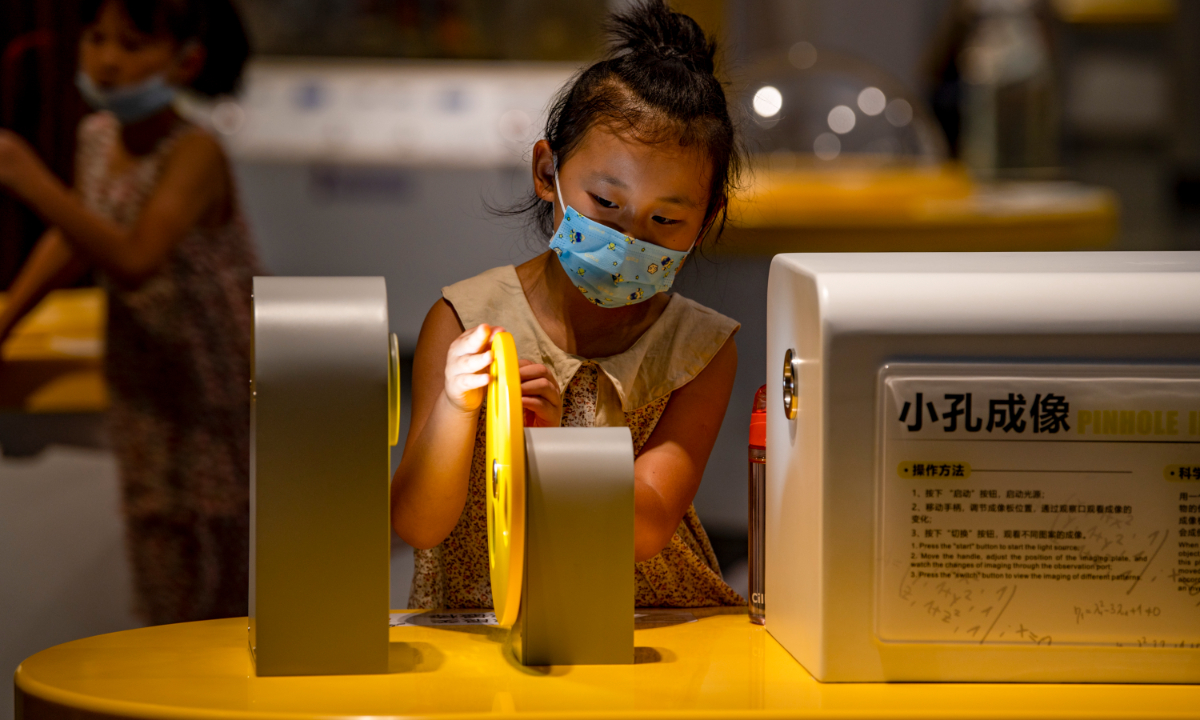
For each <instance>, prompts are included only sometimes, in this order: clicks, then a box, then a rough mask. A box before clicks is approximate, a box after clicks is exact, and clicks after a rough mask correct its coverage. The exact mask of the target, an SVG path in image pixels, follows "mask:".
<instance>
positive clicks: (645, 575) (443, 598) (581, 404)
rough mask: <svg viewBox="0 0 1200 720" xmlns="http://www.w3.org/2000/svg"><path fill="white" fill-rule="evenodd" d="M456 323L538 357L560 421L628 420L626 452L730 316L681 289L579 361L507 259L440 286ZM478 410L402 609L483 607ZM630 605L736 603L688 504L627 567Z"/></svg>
mask: <svg viewBox="0 0 1200 720" xmlns="http://www.w3.org/2000/svg"><path fill="white" fill-rule="evenodd" d="M442 295H443V297H444V298H445V299H446V302H448V303H450V305H451V306H452V307H453V308H454V311H455V312H456V313H457V314H458V317H459V320H461V321H462V324H463V327H468V328H470V327H475V326H476V325H479V324H480V323H489V324H493V325H500V326H503V327H504V329H505V330H507V331H509V332H510V333H512V335H513V338H514V339H515V340H516V343H517V352H518V354H519V355H520V357H522V358H526V359H531V360H534V361H537V360H538V359H540V360H541V362H543V363H545V364H546V366H547V367H549V368H550V369H551V371H552V372H553V373H554V375H555V379H556V380H557V381H558V385H559V387H561V388H563V389H564V390H563V415H562V425H563V426H564V427H594V426H607V427H613V426H628V427H629V431H630V433H631V434H632V435H633V448H634V454H635V455H637V454H640V453H641V451H642V446H643V445H645V444H646V441H647V440H648V439H649V438H650V434H651V433H652V432H653V431H654V426H655V425H657V424H658V420H659V418H660V417H661V416H662V413H663V410H665V409H666V407H667V402H668V401H669V400H670V399H671V393H672V392H673V391H674V390H676V389H678V388H680V387H682V386H684V385H686V384H687V383H688V382H690V381H691V380H692V378H694V377H696V375H698V374H699V373H700V371H701V370H703V369H704V367H705V366H706V365H707V364H708V362H709V360H711V359H712V357H713V356H714V355H715V354H716V353H717V351H718V350H720V349H721V347H722V346H723V345H724V344H725V342H726V341H727V340H728V339H729V338H730V336H732V335H733V333H735V332H736V331H737V329H738V324H737V323H736V322H734V321H733V320H730V319H729V318H727V317H725V316H723V315H720V314H718V313H716V312H714V311H712V310H709V309H708V308H705V307H703V306H701V305H698V304H696V303H694V302H692V301H690V300H688V299H687V298H684V297H682V296H680V295H674V296H672V297H671V300H670V302H669V303H668V304H667V307H666V308H665V309H664V310H663V313H662V315H661V316H659V318H658V319H657V320H656V321H655V322H654V324H653V325H652V326H651V327H650V329H648V330H647V331H646V332H645V333H643V334H642V336H641V337H640V338H638V340H637V342H635V343H634V344H633V346H632V347H630V348H629V349H628V350H626V351H625V352H623V353H621V354H620V355H614V356H612V357H607V358H598V359H595V360H586V359H584V358H580V357H578V356H575V355H570V354H568V353H566V352H564V351H563V350H562V349H561V348H559V347H558V346H557V345H555V344H554V342H553V341H552V340H550V338H549V337H548V336H547V335H546V333H545V331H544V330H543V329H542V327H541V325H540V324H538V321H537V318H536V317H535V316H534V315H533V311H532V309H530V307H529V303H528V301H526V299H525V293H524V290H523V289H522V288H521V281H520V279H519V278H518V277H517V273H516V271H515V269H514V268H513V267H512V266H511V265H510V266H505V267H499V268H494V269H492V270H489V271H487V272H485V273H483V274H481V275H478V276H476V277H473V278H470V279H467V280H464V281H462V282H460V283H456V284H454V285H451V286H450V287H447V288H444V289H443V290H442ZM485 416H486V413H485V412H484V411H482V410H481V411H480V415H479V417H480V422H479V427H478V430H477V432H476V437H475V453H474V458H473V460H472V463H471V478H470V481H469V485H468V489H467V503H466V506H465V507H464V508H463V513H462V516H461V517H460V518H459V521H458V524H457V525H456V526H455V528H454V530H453V531H452V532H451V533H450V536H449V537H447V538H446V539H445V540H444V541H442V543H441V544H440V545H438V546H437V547H434V548H431V549H429V550H418V551H416V553H415V569H414V573H413V586H412V593H411V595H410V597H409V601H408V606H409V607H410V608H431V609H433V608H438V609H440V608H484V607H491V605H492V596H491V582H490V579H489V573H488V550H487V515H486V513H487V505H486V496H485V494H484V487H485V486H484V479H485V475H484V464H485V460H484V456H485V445H484V438H485V430H486V427H485V423H484V422H483V418H484V417H485ZM634 588H635V589H634V595H635V597H634V605H635V606H636V607H704V606H712V605H744V604H745V601H744V600H743V599H742V598H741V596H739V595H738V594H737V592H735V591H734V590H733V588H731V587H729V586H728V585H726V584H725V582H724V580H723V579H722V578H721V571H720V568H719V567H718V565H717V559H716V555H714V554H713V550H712V545H711V544H710V543H709V541H708V535H707V534H706V533H705V532H704V528H703V527H702V526H701V524H700V519H699V518H698V517H697V516H696V511H695V509H694V508H692V507H691V506H688V509H687V512H686V513H685V514H684V516H683V520H682V522H680V524H679V528H678V529H677V530H676V531H675V535H674V536H673V537H672V538H671V544H670V545H668V546H667V547H666V548H665V549H663V551H662V552H661V553H659V554H658V555H655V556H654V557H652V558H650V559H649V560H645V561H643V562H640V563H637V564H636V565H634Z"/></svg>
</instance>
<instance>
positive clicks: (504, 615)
mask: <svg viewBox="0 0 1200 720" xmlns="http://www.w3.org/2000/svg"><path fill="white" fill-rule="evenodd" d="M488 372H489V374H490V379H489V382H488V393H487V469H488V479H487V529H488V561H489V566H490V568H491V576H492V606H493V607H494V608H495V611H496V620H497V621H498V622H499V623H500V626H501V627H511V626H512V624H513V622H515V621H516V619H517V609H518V608H519V607H520V604H521V582H522V580H523V579H524V572H525V428H524V413H523V412H522V408H521V375H520V373H519V372H518V368H517V345H516V342H514V341H513V337H512V335H510V334H508V333H506V332H501V333H496V335H495V336H494V337H493V338H492V365H491V368H490V369H489V371H488Z"/></svg>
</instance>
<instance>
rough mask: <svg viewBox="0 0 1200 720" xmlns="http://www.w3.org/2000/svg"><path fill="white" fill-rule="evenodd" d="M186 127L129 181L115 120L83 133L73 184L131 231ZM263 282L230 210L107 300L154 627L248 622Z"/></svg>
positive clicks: (114, 413) (133, 554)
mask: <svg viewBox="0 0 1200 720" xmlns="http://www.w3.org/2000/svg"><path fill="white" fill-rule="evenodd" d="M192 132H203V131H202V130H200V129H199V128H197V127H195V126H193V125H189V124H187V123H183V124H182V125H181V126H180V127H178V128H177V129H176V130H175V131H174V132H172V133H171V134H170V135H169V136H168V137H167V138H166V139H164V140H163V141H162V142H160V143H159V145H158V147H156V148H155V149H154V150H153V151H152V152H150V153H149V154H147V155H145V156H142V157H140V158H138V160H137V161H136V163H135V164H134V165H133V167H132V168H130V169H129V170H128V172H124V173H120V174H113V173H110V171H109V159H110V158H111V157H112V152H113V147H114V144H115V143H116V142H118V140H119V133H120V125H119V124H118V122H117V121H116V119H115V118H114V117H113V116H111V115H109V114H107V113H96V114H94V115H89V116H88V117H86V118H84V120H83V122H82V123H81V124H80V129H79V144H78V148H79V149H78V155H77V159H78V170H77V178H78V182H77V188H78V191H79V192H80V193H81V195H82V198H83V201H84V203H85V204H86V205H87V206H88V207H89V208H91V209H92V210H93V211H95V212H97V213H99V214H101V215H103V216H105V217H108V218H110V219H111V220H113V221H114V222H116V223H117V224H119V225H121V226H123V227H130V226H132V225H133V224H134V223H135V222H136V221H137V218H138V216H139V215H140V214H141V211H142V207H143V206H144V205H145V203H146V201H147V199H148V198H149V197H150V196H151V194H152V193H153V192H154V190H155V188H156V187H157V185H158V182H159V178H160V177H161V174H162V171H163V168H164V167H165V163H166V159H167V157H168V156H169V155H170V153H171V150H172V149H173V148H174V147H175V146H176V144H177V143H178V141H179V139H180V138H181V137H183V136H184V135H186V134H187V133H192ZM256 274H261V270H260V266H259V260H258V257H257V255H256V252H255V250H254V246H253V244H252V242H251V240H250V234H249V232H248V230H247V228H246V224H245V222H244V221H243V219H242V215H241V211H240V209H238V208H237V207H236V200H235V208H234V212H233V213H232V214H231V219H230V220H229V221H228V222H227V223H226V224H224V225H223V226H221V227H216V228H211V227H199V226H198V227H195V228H193V229H192V230H191V231H190V232H189V233H188V235H187V236H186V237H185V238H184V239H183V240H182V241H180V242H179V244H178V245H177V246H176V247H175V248H174V249H173V250H172V251H171V254H170V256H169V257H168V259H167V261H166V265H165V266H164V267H163V268H162V269H161V270H160V271H159V272H158V273H157V274H156V275H154V276H153V277H151V278H150V279H149V280H147V281H146V282H145V283H143V284H142V285H141V286H139V287H137V288H136V289H132V290H130V289H126V288H124V287H122V286H121V285H119V284H117V283H115V282H113V281H112V280H111V279H110V278H108V277H105V276H103V275H102V276H101V283H102V285H103V286H104V287H105V289H106V290H107V291H108V326H107V348H106V357H105V375H106V379H107V381H108V385H109V389H110V397H111V405H110V410H109V417H108V421H109V430H110V435H111V439H112V444H113V449H114V452H115V454H116V456H117V461H118V465H119V468H120V475H121V484H122V505H123V511H124V514H125V520H126V543H127V548H128V552H129V556H130V559H131V561H132V566H133V576H134V585H135V598H136V603H137V606H136V611H137V613H138V614H139V616H140V617H141V618H142V619H143V620H145V621H146V622H148V623H151V624H161V623H173V622H183V621H189V620H200V619H206V618H216V617H236V616H240V615H245V614H246V610H247V586H248V584H247V583H248V560H249V545H248V542H249V468H250V452H249V449H250V446H249V443H250V415H249V406H250V400H249V381H250V375H249V373H250V334H251V314H250V289H251V278H252V277H253V276H254V275H256Z"/></svg>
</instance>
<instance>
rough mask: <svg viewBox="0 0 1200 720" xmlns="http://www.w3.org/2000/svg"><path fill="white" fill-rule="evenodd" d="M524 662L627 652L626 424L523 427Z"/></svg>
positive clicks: (613, 659)
mask: <svg viewBox="0 0 1200 720" xmlns="http://www.w3.org/2000/svg"><path fill="white" fill-rule="evenodd" d="M525 452H526V467H527V477H528V487H527V495H526V502H527V505H526V528H527V533H528V535H527V536H526V544H525V584H524V590H523V592H522V598H521V611H520V615H519V617H518V619H517V624H516V626H515V628H514V631H513V649H514V652H515V654H516V657H517V659H518V660H519V661H520V662H521V663H522V664H524V665H601V664H628V663H632V662H633V558H634V546H633V511H634V505H633V439H632V437H631V436H630V434H629V428H624V427H619V428H526V429H525Z"/></svg>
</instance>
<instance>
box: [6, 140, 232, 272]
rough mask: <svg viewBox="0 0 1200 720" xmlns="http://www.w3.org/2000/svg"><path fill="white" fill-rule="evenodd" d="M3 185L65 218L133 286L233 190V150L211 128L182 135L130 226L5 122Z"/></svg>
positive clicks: (69, 235)
mask: <svg viewBox="0 0 1200 720" xmlns="http://www.w3.org/2000/svg"><path fill="white" fill-rule="evenodd" d="M0 185H4V186H6V187H8V188H9V189H10V190H11V191H13V192H14V193H15V194H16V195H17V196H19V197H20V198H21V199H22V200H24V201H25V202H26V203H28V204H29V205H30V207H32V208H33V209H34V210H35V211H36V212H37V213H38V214H39V215H41V216H42V217H43V218H44V219H45V220H46V222H47V223H49V224H51V225H54V226H57V227H58V228H59V229H60V230H61V231H62V233H63V235H64V236H65V237H66V239H67V240H68V242H70V243H71V245H72V246H73V247H74V248H75V250H76V251H77V252H78V253H79V254H80V255H81V256H83V257H84V258H85V259H87V260H89V261H91V262H93V263H95V264H96V265H97V266H98V267H100V268H101V269H102V270H104V271H105V272H106V273H107V274H108V275H110V276H111V277H113V278H114V279H116V280H117V281H118V282H120V283H122V284H124V285H128V286H131V287H136V286H137V285H140V284H141V283H143V282H144V281H145V280H147V279H148V278H149V277H151V276H152V275H154V273H156V272H157V271H158V270H159V268H161V267H162V265H163V264H164V263H165V262H166V259H167V256H168V254H169V253H170V252H171V249H172V248H174V247H175V245H176V244H178V243H179V241H180V240H182V239H183V238H184V236H185V235H186V234H187V232H188V230H189V229H191V228H192V227H193V226H194V225H196V224H197V223H198V222H200V220H201V219H202V218H203V217H204V215H205V213H206V212H208V211H210V210H211V209H212V208H214V207H216V203H217V202H218V201H220V200H222V199H224V198H226V197H228V192H229V183H228V179H227V168H226V164H225V156H224V154H223V153H222V152H221V148H220V146H219V145H218V144H217V142H216V141H215V140H213V139H212V138H211V137H209V136H208V135H206V134H204V133H190V134H188V135H186V136H185V137H183V138H181V139H180V141H179V144H178V145H177V146H176V147H175V149H174V150H173V151H172V153H171V156H170V157H169V158H168V159H167V163H166V167H165V168H164V169H163V174H162V178H161V179H160V180H159V184H158V186H157V187H156V188H155V190H154V194H153V195H151V196H150V198H149V199H148V200H147V201H146V205H145V206H144V207H143V209H142V213H141V215H140V216H139V217H138V219H137V222H136V223H135V224H134V226H133V227H132V228H131V229H128V230H126V229H124V228H121V227H119V226H118V225H117V224H116V223H114V222H112V221H110V220H108V219H107V218H104V217H102V216H100V215H98V214H96V213H95V212H92V211H91V210H90V209H88V208H87V207H86V206H85V205H84V204H83V202H82V201H81V200H80V199H79V197H78V196H76V195H75V194H73V193H72V192H71V191H70V190H68V189H67V187H66V186H65V185H63V183H62V181H60V180H59V179H58V178H57V177H55V175H54V174H53V173H51V172H50V171H49V169H47V168H46V166H45V165H43V164H42V162H41V161H40V160H39V159H38V158H37V156H36V155H35V154H34V153H33V151H32V149H30V148H29V146H28V144H26V143H25V141H24V140H22V139H21V138H20V137H19V136H17V135H15V134H13V133H11V132H8V131H5V130H0Z"/></svg>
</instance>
